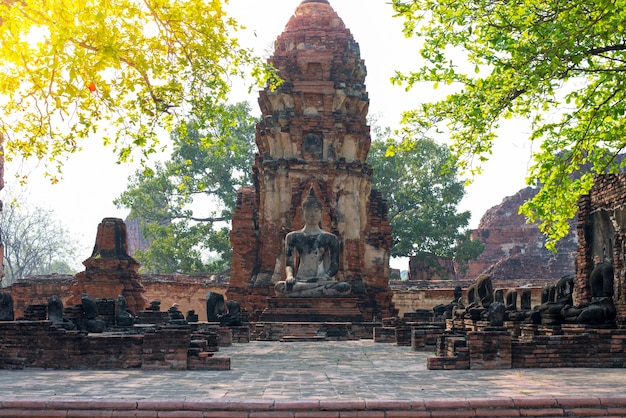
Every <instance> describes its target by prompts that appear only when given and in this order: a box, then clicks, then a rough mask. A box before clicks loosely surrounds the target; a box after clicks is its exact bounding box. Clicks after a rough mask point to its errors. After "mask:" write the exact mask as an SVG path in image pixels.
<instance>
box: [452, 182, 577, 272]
mask: <svg viewBox="0 0 626 418" xmlns="http://www.w3.org/2000/svg"><path fill="white" fill-rule="evenodd" d="M535 194H537V189H534V188H532V187H527V188H525V189H522V190H520V191H519V192H517V193H516V194H514V195H513V196H508V197H506V198H505V199H504V200H503V201H502V203H500V204H499V205H497V206H494V207H492V208H491V209H489V210H488V211H487V212H485V214H484V215H483V217H482V218H481V220H480V224H479V225H478V228H477V229H475V230H474V231H473V233H472V237H473V238H474V239H476V238H478V239H480V240H481V241H482V242H483V243H484V244H485V250H484V251H483V253H482V254H481V255H480V256H479V257H478V258H477V259H476V260H473V261H470V262H469V264H468V269H467V271H466V272H465V273H461V274H460V276H459V278H461V279H467V280H472V279H475V278H476V277H478V276H479V275H480V274H483V273H485V274H489V275H491V276H492V277H493V278H494V280H516V281H518V282H519V281H523V280H532V279H545V280H548V281H549V280H553V279H559V278H561V277H563V276H565V275H567V274H574V272H575V267H574V260H575V259H576V248H577V236H576V230H575V221H572V225H571V226H572V228H571V232H570V234H569V235H568V236H567V237H565V238H564V239H563V240H561V241H560V242H559V243H558V244H557V252H556V254H555V253H552V252H551V251H549V250H548V249H546V248H545V237H544V235H543V234H542V233H541V231H540V230H539V228H538V227H537V224H536V223H528V222H527V221H526V217H525V216H524V215H521V214H519V208H520V206H521V205H522V204H523V203H524V202H525V201H527V200H528V199H531V198H532V197H533V196H535Z"/></svg>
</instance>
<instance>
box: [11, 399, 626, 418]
mask: <svg viewBox="0 0 626 418" xmlns="http://www.w3.org/2000/svg"><path fill="white" fill-rule="evenodd" d="M625 414H626V397H619V396H616V397H608V396H607V397H549V396H547V397H542V398H538V397H534V398H533V397H520V398H494V399H486V398H476V399H474V398H469V399H464V398H456V399H455V398H446V399H418V400H397V401H396V400H346V401H333V400H330V401H324V400H301V401H274V400H254V401H253V400H245V399H244V400H236V401H234V400H233V401H228V400H223V401H222V400H217V401H214V400H209V401H182V400H181V401H154V400H139V401H135V400H93V401H67V400H61V401H54V400H52V401H51V400H23V399H14V400H11V399H4V400H2V401H0V417H16V416H28V417H31V418H43V417H74V418H82V417H85V418H87V417H89V418H91V417H94V416H111V417H156V416H159V417H161V416H162V417H166V416H167V417H189V418H205V417H206V418H208V417H216V416H219V417H246V418H255V417H258V418H260V417H290V418H296V417H326V418H341V417H355V416H359V417H371V418H378V417H380V418H383V417H414V418H420V417H428V418H430V417H452V416H455V417H460V416H463V417H506V416H510V417H513V416H515V417H519V416H522V417H524V416H525V417H528V416H541V417H589V416H605V417H623V416H624V415H625Z"/></svg>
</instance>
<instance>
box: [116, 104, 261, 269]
mask: <svg viewBox="0 0 626 418" xmlns="http://www.w3.org/2000/svg"><path fill="white" fill-rule="evenodd" d="M219 112H220V114H221V115H222V117H217V118H212V117H211V115H205V117H203V118H202V119H199V120H193V119H192V120H189V121H187V122H186V123H183V124H180V125H178V126H177V127H176V128H175V129H174V130H173V131H172V135H171V138H172V141H173V143H174V149H173V152H172V156H171V158H170V159H169V160H168V161H167V162H165V163H163V164H157V165H156V166H155V168H154V169H153V170H139V171H138V172H137V173H135V175H134V176H133V177H131V178H130V184H129V187H128V190H127V191H125V192H124V193H122V195H121V196H120V197H118V198H117V199H116V201H115V203H116V205H117V206H118V207H126V208H129V209H131V213H130V217H131V218H136V219H139V220H141V221H142V232H143V234H144V237H145V238H146V239H147V240H149V241H150V242H151V243H150V247H149V248H148V249H147V250H145V251H142V252H141V253H140V254H138V255H137V259H138V260H139V261H140V262H141V263H142V266H143V269H144V270H146V271H158V272H161V273H175V272H184V273H194V272H216V271H222V270H225V269H227V268H228V265H229V263H230V253H231V249H230V243H229V236H228V228H227V227H226V223H227V222H229V221H230V220H231V219H232V216H233V213H234V210H235V198H236V193H237V190H238V189H240V188H241V187H243V186H245V185H249V184H251V183H252V179H251V172H250V171H251V167H252V163H253V160H254V155H253V154H254V151H253V150H254V135H255V122H256V120H255V119H254V118H253V117H252V116H250V107H249V105H248V104H247V103H239V104H236V105H232V106H225V107H222V108H220V109H219Z"/></svg>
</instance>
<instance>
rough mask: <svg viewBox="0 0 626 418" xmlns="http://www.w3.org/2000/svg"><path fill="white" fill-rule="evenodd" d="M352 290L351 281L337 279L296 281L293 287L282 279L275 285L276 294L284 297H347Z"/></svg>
mask: <svg viewBox="0 0 626 418" xmlns="http://www.w3.org/2000/svg"><path fill="white" fill-rule="evenodd" d="M351 290H352V286H350V284H349V283H346V282H338V281H335V280H324V281H314V282H310V283H308V282H296V283H295V284H294V285H293V287H291V288H290V287H289V285H288V284H287V283H286V282H282V281H281V282H278V283H276V285H275V286H274V292H275V293H276V296H278V297H284V298H315V297H331V296H344V297H345V296H348V295H349V294H350V291H351Z"/></svg>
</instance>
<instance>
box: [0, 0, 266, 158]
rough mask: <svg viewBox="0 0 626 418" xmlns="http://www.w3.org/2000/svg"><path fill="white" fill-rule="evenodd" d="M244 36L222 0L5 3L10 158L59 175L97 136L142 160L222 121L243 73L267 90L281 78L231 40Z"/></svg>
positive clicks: (1, 57)
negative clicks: (191, 122) (188, 132)
mask: <svg viewBox="0 0 626 418" xmlns="http://www.w3.org/2000/svg"><path fill="white" fill-rule="evenodd" d="M237 29H238V26H237V24H236V22H234V21H233V20H232V19H230V18H228V17H227V16H226V15H225V11H224V10H223V8H222V2H221V1H219V0H211V1H208V2H207V1H203V0H182V1H173V0H149V1H142V2H137V1H135V0H108V1H104V2H99V1H91V0H72V1H69V0H52V1H46V2H42V1H29V2H23V1H15V2H14V1H8V2H2V3H1V4H0V46H1V47H0V68H2V72H3V78H2V80H1V81H0V113H2V115H3V116H2V119H1V120H0V132H1V133H2V134H3V136H4V142H5V150H6V153H7V157H8V158H12V157H14V156H23V157H27V158H28V157H34V158H38V159H41V160H43V161H44V163H46V164H50V165H56V166H57V167H58V166H60V165H61V164H62V160H63V159H64V158H65V157H66V156H67V155H68V154H71V153H73V152H75V151H76V150H77V149H79V148H80V143H81V141H82V140H84V139H86V138H89V137H91V136H93V135H94V134H95V133H98V134H99V135H103V136H104V141H105V143H112V144H113V145H114V148H115V152H116V153H117V155H118V159H119V160H120V161H127V160H130V159H133V158H136V157H139V158H140V159H141V160H145V159H146V158H147V157H148V155H149V154H151V153H152V152H154V150H155V148H156V147H157V144H158V132H160V131H161V130H163V129H164V130H165V131H166V132H169V131H170V130H171V129H172V128H173V127H174V126H175V125H176V124H178V123H179V122H180V121H181V120H184V119H185V118H187V117H195V118H198V116H200V115H204V116H206V115H210V116H211V117H217V116H223V115H222V114H220V112H221V109H222V105H223V103H224V101H225V99H226V96H227V94H228V92H229V91H230V83H231V78H232V77H233V76H246V74H247V72H248V70H247V69H246V67H252V73H253V75H254V77H255V78H256V80H257V81H258V82H259V83H261V84H264V83H266V82H267V80H268V79H269V78H270V77H274V74H273V72H272V71H271V70H269V68H267V66H266V65H265V64H263V63H262V62H261V61H260V60H259V59H257V58H254V57H253V56H252V55H251V53H250V51H248V50H246V49H243V48H241V47H240V45H239V44H238V41H237V39H236V38H234V37H232V36H230V35H229V34H232V33H234V32H236V30H237ZM70 140H72V141H75V142H77V143H78V144H79V145H78V146H72V145H68V144H70ZM137 151H139V152H137Z"/></svg>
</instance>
